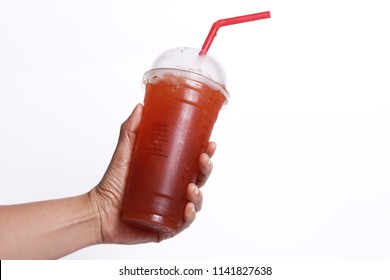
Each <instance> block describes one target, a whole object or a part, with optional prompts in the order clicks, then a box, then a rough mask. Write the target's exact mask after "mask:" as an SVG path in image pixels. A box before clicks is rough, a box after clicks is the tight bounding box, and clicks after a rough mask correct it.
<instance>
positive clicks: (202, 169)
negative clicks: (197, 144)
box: [196, 153, 213, 187]
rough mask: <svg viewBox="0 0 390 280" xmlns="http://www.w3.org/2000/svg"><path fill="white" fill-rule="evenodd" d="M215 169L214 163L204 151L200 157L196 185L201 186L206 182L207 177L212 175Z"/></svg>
mask: <svg viewBox="0 0 390 280" xmlns="http://www.w3.org/2000/svg"><path fill="white" fill-rule="evenodd" d="M212 170H213V164H212V162H211V159H210V157H209V155H208V154H206V153H203V154H201V155H200V158H199V174H198V177H197V178H196V185H197V186H199V187H202V186H204V184H206V182H207V179H208V178H209V177H210V174H211V171H212Z"/></svg>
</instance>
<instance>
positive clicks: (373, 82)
mask: <svg viewBox="0 0 390 280" xmlns="http://www.w3.org/2000/svg"><path fill="white" fill-rule="evenodd" d="M382 2H383V4H382ZM385 7H387V6H385V3H384V1H379V0H378V1H347V0H342V1H336V0H331V1H308V0H297V1H286V0H279V1H278V0H275V1H268V0H265V1H255V0H246V1H238V0H236V1H231V0H230V1H226V0H225V1H222V0H221V1H179V0H175V1H173V0H169V1H168V0H167V1H158V0H143V1H129V0H123V1H101V0H94V1H92V0H77V1H75V0H68V1H48V0H47V1H44V0H36V1H27V0H12V1H11V0H0V204H14V203H23V202H28V201H37V200H45V199H53V198H60V197H66V196H72V195H77V194H81V193H84V192H87V191H88V190H89V189H90V188H91V187H93V186H94V185H96V184H97V183H98V182H99V180H100V179H101V177H102V175H103V173H104V171H105V169H106V167H107V165H108V163H109V161H110V158H111V155H112V153H113V151H114V148H115V145H116V141H117V136H118V132H119V127H120V125H121V123H122V122H123V121H124V120H125V119H126V118H127V116H128V115H129V114H130V112H131V111H132V109H133V107H134V106H135V105H136V103H138V102H142V101H143V88H142V86H141V79H142V75H143V73H144V72H145V71H147V70H148V68H149V67H150V65H151V63H152V62H153V60H154V58H155V57H157V56H158V55H159V54H160V53H161V52H162V51H164V50H166V49H168V48H172V47H177V46H189V47H198V48H200V47H201V45H202V44H203V41H204V39H205V36H206V35H207V33H208V31H209V28H210V26H211V24H212V23H213V22H214V21H216V20H217V19H220V18H226V17H232V16H238V15H243V14H249V13H255V12H262V11H266V10H270V11H271V15H272V18H271V19H267V20H263V21H259V22H253V23H246V24H245V25H244V24H243V25H236V26H230V27H224V28H223V29H221V30H220V31H219V33H218V36H217V37H216V39H215V41H214V43H213V45H212V46H211V48H210V51H209V53H210V54H212V55H214V56H215V57H216V58H217V59H218V60H219V61H220V62H221V63H222V64H223V65H224V67H225V70H226V73H227V77H228V84H227V86H228V90H229V92H230V94H231V99H230V103H229V105H228V106H227V107H226V108H225V109H223V110H222V111H221V113H220V116H219V119H218V122H217V124H216V126H215V129H214V132H213V135H212V140H214V141H216V142H217V144H218V149H217V153H216V155H215V157H214V158H213V163H214V171H213V174H212V176H211V178H210V179H209V181H208V183H207V185H206V186H205V187H204V189H203V192H204V206H203V209H202V211H201V212H200V213H199V214H198V216H197V220H196V221H195V223H194V224H193V225H192V226H191V228H190V229H188V230H187V231H185V232H183V233H182V234H181V235H179V236H177V237H175V238H173V239H171V240H169V241H166V242H163V243H161V244H144V245H137V246H123V245H101V246H95V247H90V248H86V249H83V250H80V251H78V252H76V253H74V254H72V255H70V256H68V257H66V258H67V259H188V260H190V259H221V260H223V259H333V260H334V259H389V258H390V203H389V202H390V129H389V127H390V79H389V77H390V66H389V65H390V52H389V50H390V43H389V40H388V37H389V36H388V34H389V28H388V27H389V26H390V18H389V16H388V13H387V12H386V9H385ZM0 230H1V229H0Z"/></svg>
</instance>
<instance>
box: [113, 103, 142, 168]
mask: <svg viewBox="0 0 390 280" xmlns="http://www.w3.org/2000/svg"><path fill="white" fill-rule="evenodd" d="M142 109H143V106H142V105H141V104H138V105H137V106H136V107H135V108H134V110H133V112H132V113H131V115H130V116H129V117H128V119H127V120H126V121H125V122H124V123H123V124H122V126H121V130H120V135H119V140H118V144H117V147H116V149H115V152H114V155H113V160H114V161H115V160H119V161H129V160H130V154H131V151H132V150H133V146H134V143H135V138H136V136H137V131H138V127H139V124H140V122H141V118H142Z"/></svg>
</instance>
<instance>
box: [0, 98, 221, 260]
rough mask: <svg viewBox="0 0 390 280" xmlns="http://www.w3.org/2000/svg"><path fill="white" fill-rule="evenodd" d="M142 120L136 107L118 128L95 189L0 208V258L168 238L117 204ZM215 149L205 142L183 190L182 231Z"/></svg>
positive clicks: (62, 253)
mask: <svg viewBox="0 0 390 280" xmlns="http://www.w3.org/2000/svg"><path fill="white" fill-rule="evenodd" d="M141 116H142V105H138V106H137V107H136V108H135V109H134V111H133V113H132V114H131V116H130V117H129V118H128V119H127V120H126V121H125V122H124V123H123V124H122V126H121V133H120V136H119V140H118V144H117V147H116V149H115V152H114V155H113V157H112V159H111V162H110V164H109V166H108V168H107V171H106V173H105V174H104V176H103V178H102V180H101V181H100V182H99V184H98V185H97V186H96V187H94V188H93V189H92V190H91V191H89V192H88V193H87V194H83V195H80V196H75V197H69V198H64V199H58V200H49V201H42V202H33V203H26V204H20V205H10V206H0V259H56V258H60V257H63V256H65V255H67V254H70V253H72V252H74V251H77V250H79V249H81V248H84V247H86V246H90V245H95V244H103V243H117V244H118V243H121V244H139V243H145V242H160V241H162V240H164V239H167V238H170V237H172V236H170V235H167V234H157V233H153V232H148V231H144V230H141V229H138V228H135V227H132V226H130V225H129V224H127V223H125V222H123V221H122V220H121V206H122V199H123V195H124V191H125V186H126V178H127V174H128V172H129V168H130V159H131V153H132V150H133V146H134V141H135V137H136V134H137V129H138V126H139V123H140V120H141ZM215 149H216V146H215V143H213V142H210V143H209V146H208V148H207V150H206V153H204V154H202V155H201V156H200V159H199V170H200V173H199V175H198V180H197V182H196V185H195V184H190V185H189V186H188V188H187V199H188V200H189V203H188V204H187V206H186V209H185V212H184V223H183V226H182V229H181V231H182V230H184V229H186V228H187V227H189V226H190V225H191V223H192V222H193V221H194V219H195V217H196V212H197V211H199V210H200V209H201V206H202V201H203V197H202V192H201V191H200V190H199V188H198V187H201V186H203V185H204V184H205V183H206V181H207V179H208V177H209V175H210V173H211V171H212V164H211V163H210V158H211V157H212V155H213V154H214V152H215Z"/></svg>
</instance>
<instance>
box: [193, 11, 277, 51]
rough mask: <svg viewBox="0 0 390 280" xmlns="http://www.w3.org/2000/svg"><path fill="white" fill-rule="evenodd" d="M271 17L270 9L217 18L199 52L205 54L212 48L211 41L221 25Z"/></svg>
mask: <svg viewBox="0 0 390 280" xmlns="http://www.w3.org/2000/svg"><path fill="white" fill-rule="evenodd" d="M270 17H271V14H270V12H269V11H268V12H262V13H257V14H251V15H246V16H239V17H232V18H225V19H220V20H217V21H216V22H214V24H213V25H212V26H211V29H210V32H209V35H207V38H206V40H205V41H204V44H203V46H202V49H201V50H200V52H199V55H205V54H206V53H207V51H208V50H209V48H210V45H211V43H212V42H213V40H214V37H215V36H216V35H217V32H218V29H219V28H220V27H222V26H226V25H232V24H237V23H243V22H248V21H254V20H260V19H266V18H270Z"/></svg>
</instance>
